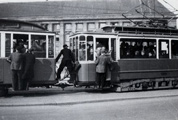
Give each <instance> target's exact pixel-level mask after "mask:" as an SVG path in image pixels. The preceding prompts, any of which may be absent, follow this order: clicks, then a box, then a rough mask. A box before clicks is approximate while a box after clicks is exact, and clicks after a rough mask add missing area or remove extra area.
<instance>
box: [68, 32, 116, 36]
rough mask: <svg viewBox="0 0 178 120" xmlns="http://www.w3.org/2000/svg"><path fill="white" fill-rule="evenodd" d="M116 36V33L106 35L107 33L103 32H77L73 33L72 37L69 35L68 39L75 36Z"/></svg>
mask: <svg viewBox="0 0 178 120" xmlns="http://www.w3.org/2000/svg"><path fill="white" fill-rule="evenodd" d="M82 34H83V35H86V34H87V35H117V33H108V32H103V31H93V32H77V33H74V34H72V35H70V37H72V36H75V35H82Z"/></svg>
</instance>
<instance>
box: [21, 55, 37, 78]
mask: <svg viewBox="0 0 178 120" xmlns="http://www.w3.org/2000/svg"><path fill="white" fill-rule="evenodd" d="M24 58H25V67H24V73H23V76H22V78H23V79H32V78H33V77H34V65H35V55H33V54H32V53H25V55H24Z"/></svg>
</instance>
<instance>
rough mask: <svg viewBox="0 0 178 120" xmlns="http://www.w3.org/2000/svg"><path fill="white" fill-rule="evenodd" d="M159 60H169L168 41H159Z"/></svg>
mask: <svg viewBox="0 0 178 120" xmlns="http://www.w3.org/2000/svg"><path fill="white" fill-rule="evenodd" d="M159 58H169V41H168V40H159Z"/></svg>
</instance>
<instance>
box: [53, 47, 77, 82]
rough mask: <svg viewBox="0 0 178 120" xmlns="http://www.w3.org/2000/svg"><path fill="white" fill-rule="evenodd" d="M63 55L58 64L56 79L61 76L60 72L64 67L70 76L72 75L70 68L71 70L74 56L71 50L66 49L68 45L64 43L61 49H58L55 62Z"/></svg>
mask: <svg viewBox="0 0 178 120" xmlns="http://www.w3.org/2000/svg"><path fill="white" fill-rule="evenodd" d="M61 55H63V58H62V61H61V64H60V66H59V69H58V71H57V80H60V78H61V76H60V75H61V72H62V70H63V69H64V67H67V69H68V71H69V74H70V76H72V70H73V63H74V61H75V60H74V56H73V54H72V51H71V50H70V49H68V46H67V45H66V44H64V45H63V49H62V50H61V51H60V53H59V54H58V56H57V58H56V62H57V61H58V60H59V58H60V57H61Z"/></svg>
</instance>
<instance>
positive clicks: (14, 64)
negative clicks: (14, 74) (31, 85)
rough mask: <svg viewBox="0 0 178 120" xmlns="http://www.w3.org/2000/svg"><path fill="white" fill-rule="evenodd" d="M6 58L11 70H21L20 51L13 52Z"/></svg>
mask: <svg viewBox="0 0 178 120" xmlns="http://www.w3.org/2000/svg"><path fill="white" fill-rule="evenodd" d="M7 60H8V61H9V62H10V63H11V65H10V68H11V70H22V69H23V67H24V66H23V65H24V56H23V54H22V53H19V52H14V53H12V54H10V56H9V57H8V59H7Z"/></svg>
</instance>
